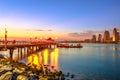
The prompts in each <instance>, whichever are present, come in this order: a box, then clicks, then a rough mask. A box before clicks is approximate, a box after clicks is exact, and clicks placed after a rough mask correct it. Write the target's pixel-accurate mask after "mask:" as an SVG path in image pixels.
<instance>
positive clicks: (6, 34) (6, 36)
mask: <svg viewBox="0 0 120 80" xmlns="http://www.w3.org/2000/svg"><path fill="white" fill-rule="evenodd" d="M4 27H5V49H7V25H6V24H5V26H4Z"/></svg>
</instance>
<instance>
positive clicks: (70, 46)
mask: <svg viewBox="0 0 120 80" xmlns="http://www.w3.org/2000/svg"><path fill="white" fill-rule="evenodd" d="M57 47H60V48H82V47H83V46H81V45H80V43H78V44H77V45H73V44H71V45H69V44H68V43H65V44H58V45H57Z"/></svg>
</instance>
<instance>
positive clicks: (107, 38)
mask: <svg viewBox="0 0 120 80" xmlns="http://www.w3.org/2000/svg"><path fill="white" fill-rule="evenodd" d="M110 41H111V40H110V33H109V31H107V30H106V31H105V32H104V42H105V43H109V42H110Z"/></svg>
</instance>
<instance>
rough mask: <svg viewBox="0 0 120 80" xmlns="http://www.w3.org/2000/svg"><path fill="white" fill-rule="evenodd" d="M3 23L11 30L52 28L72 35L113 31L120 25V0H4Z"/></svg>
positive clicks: (0, 12) (1, 3) (1, 1)
mask: <svg viewBox="0 0 120 80" xmlns="http://www.w3.org/2000/svg"><path fill="white" fill-rule="evenodd" d="M2 24H8V25H9V28H11V30H12V29H14V30H15V29H16V30H17V29H20V30H26V29H43V30H48V29H51V30H53V31H54V33H55V32H60V33H61V34H62V33H65V34H66V35H67V34H68V36H69V34H70V33H79V34H81V33H84V32H87V31H93V33H94V31H95V32H96V31H98V32H99V31H104V30H105V29H108V30H111V29H113V28H114V27H117V28H120V0H0V25H2ZM60 33H58V34H60ZM56 34H57V33H56ZM89 36H91V35H89ZM80 37H82V36H80Z"/></svg>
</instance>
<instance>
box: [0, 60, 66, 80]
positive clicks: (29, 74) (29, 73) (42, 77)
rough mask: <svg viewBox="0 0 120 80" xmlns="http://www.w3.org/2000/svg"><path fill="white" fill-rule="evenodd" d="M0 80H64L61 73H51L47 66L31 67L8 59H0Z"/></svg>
mask: <svg viewBox="0 0 120 80" xmlns="http://www.w3.org/2000/svg"><path fill="white" fill-rule="evenodd" d="M0 80H65V77H64V74H62V71H57V70H55V71H53V70H52V71H51V70H50V69H49V68H48V67H47V65H44V66H42V65H41V66H40V68H39V69H37V68H36V65H33V66H32V67H31V66H29V65H26V64H23V63H19V62H16V61H10V60H8V59H0Z"/></svg>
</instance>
